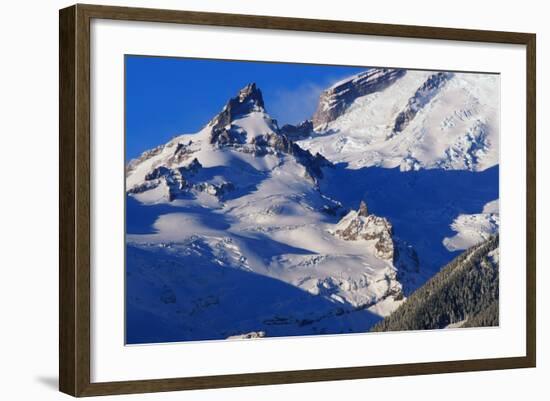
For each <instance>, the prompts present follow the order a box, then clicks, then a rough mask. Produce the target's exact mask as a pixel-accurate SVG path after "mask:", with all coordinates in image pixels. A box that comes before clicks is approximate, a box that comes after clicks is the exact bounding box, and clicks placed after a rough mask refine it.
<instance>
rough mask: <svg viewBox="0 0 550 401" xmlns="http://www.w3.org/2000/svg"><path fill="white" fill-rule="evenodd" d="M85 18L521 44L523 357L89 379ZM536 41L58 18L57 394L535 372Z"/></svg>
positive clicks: (184, 19) (202, 21) (441, 32)
mask: <svg viewBox="0 0 550 401" xmlns="http://www.w3.org/2000/svg"><path fill="white" fill-rule="evenodd" d="M92 18H99V19H113V20H131V21H148V22H165V23H180V24H194V25H212V26H226V27H243V28H268V29H280V30H291V31H309V32H330V33H343V34H357V35H375V36H393V37H401V38H421V39H441V40H456V41H474V42H492V43H510V44H519V45H525V46H526V50H527V51H526V53H527V58H526V65H527V121H526V128H527V138H526V141H527V177H526V179H527V194H526V196H527V241H526V248H527V259H526V279H527V280H526V282H527V288H526V290H527V310H526V317H527V319H526V321H527V324H526V327H525V330H526V334H527V335H526V338H527V343H526V350H527V354H526V356H523V357H512V358H493V359H477V360H461V361H442V362H430V363H409V364H399V365H381V366H365V367H349V368H330V369H315V370H300V371H284V372H265V373H251V374H232V375H223V376H203V377H187V378H185V377H182V378H167V379H156V380H135V381H122V382H101V383H91V382H90V20H91V19H92ZM535 49H536V35H535V34H531V33H515V32H497V31H481V30H467V29H451V28H435V27H421V26H406V25H387V24H372V23H363V22H350V21H329V20H313V19H301V18H282V17H267V16H253V15H236V14H217V13H203V12H192V11H171V10H156V9H143V8H126V7H111V6H96V5H83V4H78V5H74V6H71V7H68V8H65V9H62V10H60V13H59V93H60V101H59V135H60V140H59V152H60V163H59V229H60V233H59V258H60V264H59V275H60V277H59V284H60V285H59V389H60V391H62V392H64V393H67V394H70V395H73V396H94V395H106V394H123V393H144V392H155V391H173V390H189V389H204V388H220V387H236V386H252V385H265V384H280V383H298V382H316V381H325V380H347V379H364V378H373V377H389V376H404V375H420V374H434V373H449V372H466V371H481V370H494V369H512V368H528V367H535V365H536V305H535V299H536V293H535V291H536V277H535V270H536V267H535V250H536V242H535V241H536V234H535V231H536V228H535V227H536V226H535V224H536V221H535V219H536V211H535V207H536V200H535V194H536V187H535V185H536V182H535V181H536V179H535V169H536V165H535V159H536V155H535V145H536V139H535V120H536V85H535V83H536V56H535Z"/></svg>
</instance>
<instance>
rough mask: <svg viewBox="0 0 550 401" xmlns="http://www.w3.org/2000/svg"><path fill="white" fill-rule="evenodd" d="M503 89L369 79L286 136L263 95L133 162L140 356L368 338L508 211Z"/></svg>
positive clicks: (132, 315)
mask: <svg viewBox="0 0 550 401" xmlns="http://www.w3.org/2000/svg"><path fill="white" fill-rule="evenodd" d="M495 79H496V78H495V77H493V76H487V77H481V76H477V75H476V76H471V77H470V76H464V74H455V75H453V74H448V73H433V72H419V71H405V70H395V69H371V70H368V71H366V72H365V73H363V74H359V75H358V76H356V77H352V78H350V79H348V80H344V81H342V82H340V83H338V84H336V85H334V86H333V87H331V88H329V89H327V91H325V92H324V93H323V94H322V96H321V99H320V103H319V108H318V111H317V112H316V113H315V115H314V116H313V117H312V120H308V121H305V122H303V123H301V124H300V125H298V126H292V125H285V126H283V127H282V128H280V127H279V126H278V124H277V122H276V121H275V120H274V119H273V118H271V117H270V115H269V114H268V112H267V111H266V106H265V104H264V100H263V97H262V93H261V91H260V89H259V88H257V87H256V85H255V84H249V85H247V86H246V87H244V88H243V89H241V90H240V91H239V92H238V93H237V95H236V96H235V97H234V98H232V99H230V100H229V101H228V103H227V104H226V106H225V107H224V108H223V109H222V110H221V111H220V112H219V113H218V114H217V115H216V116H214V117H213V118H212V119H211V120H210V122H209V123H208V124H206V125H205V126H204V127H203V128H202V129H201V130H200V131H199V132H196V133H190V134H183V135H179V136H177V137H175V138H173V139H172V140H170V141H169V142H168V143H166V144H164V145H160V146H158V147H156V148H154V149H151V150H149V151H146V152H144V153H143V154H142V155H141V156H140V157H139V158H137V159H135V160H132V161H130V162H129V163H128V165H127V168H126V192H127V205H126V206H127V207H126V213H127V216H126V221H127V237H126V238H127V341H128V342H129V343H145V342H163V341H186V340H207V339H223V338H260V337H264V336H268V337H270V336H281V335H301V334H321V333H346V332H360V331H368V330H369V328H370V327H371V326H372V325H373V324H375V323H376V322H377V321H380V320H381V319H382V318H383V317H385V316H388V315H389V314H390V313H391V312H393V311H394V310H395V309H396V308H398V307H399V306H400V305H401V304H402V303H403V302H404V301H405V300H406V297H407V296H408V295H409V294H411V293H412V292H413V291H414V290H416V289H417V288H418V287H419V286H420V285H421V284H422V283H424V282H425V281H426V280H427V279H428V278H429V277H430V276H432V275H433V274H434V273H435V272H436V271H437V269H438V268H440V267H441V266H443V264H445V263H447V262H448V261H449V260H450V259H451V258H452V257H453V252H454V251H456V250H458V249H464V248H460V246H461V245H464V241H462V240H460V241H459V240H457V239H456V238H455V239H454V240H453V238H452V236H453V234H456V235H460V234H461V232H462V231H460V230H461V227H463V225H461V223H460V221H461V220H460V217H459V216H460V215H474V214H476V213H477V214H479V213H480V212H482V210H483V206H484V205H487V204H488V203H489V202H491V201H494V200H495V199H497V198H498V185H497V188H496V191H495V188H494V185H492V186H491V185H486V184H487V183H488V182H489V183H492V182H493V181H494V180H495V179H497V180H498V166H496V164H498V157H497V156H498V153H497V148H498V146H497V145H498V119H497V118H498V109H497V108H496V107H495V106H494V105H493V104H492V103H491V102H490V101H489V100H490V99H489V97H490V96H494V94H495V89H494V88H495V87H496V88H497V90H498V85H496V80H495ZM440 119H441V121H443V120H444V121H446V123H445V126H444V127H443V126H442V125H441V124H440V125H438V124H439V123H438V122H437V121H439V120H440ZM475 126H480V127H481V126H482V127H483V128H482V133H481V131H480V132H478V131H475V129H474V128H472V127H475ZM480 129H481V128H480ZM472 130H473V131H472ZM474 131H475V132H474ZM461 138H462V139H461ZM464 138H466V139H464ZM476 138H477V139H476ZM430 141H434V142H433V148H431V142H430ZM461 141H462V142H461ZM463 141H467V143H463ZM468 141H470V142H468ZM474 142H475V144H476V145H475V146H474ZM459 143H460V144H461V145H459ZM453 149H454V150H453ZM405 159H406V160H414V162H412V164H410V163H409V162H404V160H405ZM404 163H405V164H404ZM407 163H409V164H407ZM405 165H406V166H409V167H410V168H409V167H404V166H405ZM397 166H400V167H401V168H400V169H396V168H391V167H397ZM388 167H389V168H388ZM497 182H498V181H497ZM427 191H430V197H429V198H426V193H427ZM493 205H494V204H493ZM487 207H489V206H487ZM487 213H489V212H487ZM491 213H492V214H493V215H494V214H495V213H494V210H493V212H491ZM497 213H498V206H497ZM481 214H483V213H481ZM489 214H490V213H489ZM493 217H494V216H493ZM455 219H458V220H457V221H458V222H457V221H455V222H454V225H453V227H452V228H451V224H453V221H454V220H455ZM459 220H460V221H459ZM481 226H483V224H481V225H478V226H475V225H474V228H473V229H472V230H474V231H475V227H481ZM457 227H459V228H457ZM468 227H469V228H471V227H472V225H468ZM483 227H485V226H483ZM452 230H454V231H456V232H455V233H453V231H452ZM497 230H498V228H497ZM463 231H464V230H463ZM493 231H495V230H493ZM457 233H458V234H457ZM483 235H484V234H483ZM483 235H482V234H480V237H479V238H485V237H484V236H483ZM467 238H468V241H470V242H471V241H475V238H476V237H475V235H473V234H471V233H470V234H468V235H467ZM449 241H450V242H449ZM461 241H462V242H461ZM459 242H460V244H459ZM466 242H467V241H466ZM468 244H470V243H469V242H468ZM468 246H469V245H468Z"/></svg>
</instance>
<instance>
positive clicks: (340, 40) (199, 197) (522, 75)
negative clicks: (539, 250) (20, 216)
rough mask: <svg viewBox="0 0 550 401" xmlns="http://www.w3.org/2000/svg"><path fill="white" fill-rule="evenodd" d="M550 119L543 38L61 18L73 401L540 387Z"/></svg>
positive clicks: (67, 380) (143, 12)
mask: <svg viewBox="0 0 550 401" xmlns="http://www.w3.org/2000/svg"><path fill="white" fill-rule="evenodd" d="M535 113H536V108H535V35H534V34H529V33H511V32H494V31H479V30H464V29H449V28H434V27H417V26H402V25H384V24H370V23H358V22H345V21H324V20H310V19H295V18H281V17H265V16H250V15H231V14H216V13H200V12H187V11H169V10H153V9H137V8H122V7H107V6H94V5H75V6H72V7H69V8H66V9H63V10H61V11H60V390H61V391H63V392H65V393H68V394H71V395H74V396H91V395H105V394H121V393H140V392H154V391H171V390H185V389H200V388H216V387H231V386H247V385H262V384H278V383H295V382H311V381H323V380H344V379H359V378H373V377H385V376H399V375H417V374H431V373H442V372H460V371H477V370H489V369H510V368H526V367H534V366H535V361H536V337H535V332H536V314H535V298H536V294H535V283H536V281H535ZM501 245H502V246H501Z"/></svg>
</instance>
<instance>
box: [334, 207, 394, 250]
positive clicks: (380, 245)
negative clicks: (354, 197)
mask: <svg viewBox="0 0 550 401" xmlns="http://www.w3.org/2000/svg"><path fill="white" fill-rule="evenodd" d="M334 233H335V234H336V235H337V236H338V237H340V238H342V239H344V240H346V241H357V240H366V241H374V248H375V252H376V256H378V257H379V258H381V259H386V260H390V261H393V257H394V243H393V238H392V236H393V229H392V225H391V223H390V222H389V221H388V219H386V218H385V217H379V216H375V215H373V214H368V210H367V205H366V203H365V202H361V205H360V207H359V210H358V211H356V210H352V211H351V212H349V213H348V214H347V215H345V216H344V217H343V218H342V220H340V222H339V223H338V225H337V226H336V230H335V231H334Z"/></svg>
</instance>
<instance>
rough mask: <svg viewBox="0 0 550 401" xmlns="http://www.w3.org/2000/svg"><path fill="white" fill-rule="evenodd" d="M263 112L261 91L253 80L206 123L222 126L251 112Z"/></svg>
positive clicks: (214, 126) (215, 127) (215, 126)
mask: <svg viewBox="0 0 550 401" xmlns="http://www.w3.org/2000/svg"><path fill="white" fill-rule="evenodd" d="M255 111H256V112H265V109H264V98H263V96H262V91H261V90H260V89H259V88H258V87H256V84H255V83H254V82H252V83H250V84H248V85H246V86H245V87H244V88H242V89H241V90H240V91H239V93H238V94H237V96H235V97H233V98H231V99H229V101H228V102H227V104H226V105H225V106H224V108H223V109H222V111H221V112H220V113H219V114H218V115H216V116H215V117H214V118H213V119H212V120H210V122H209V123H208V125H210V126H212V127H213V128H214V129H217V128H223V127H225V126H226V125H228V124H230V123H231V122H232V121H233V120H235V119H237V118H239V117H242V116H245V115H247V114H250V113H252V112H255Z"/></svg>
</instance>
